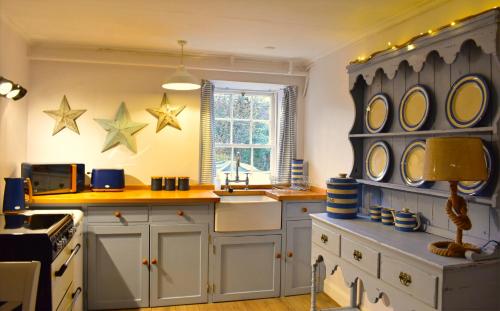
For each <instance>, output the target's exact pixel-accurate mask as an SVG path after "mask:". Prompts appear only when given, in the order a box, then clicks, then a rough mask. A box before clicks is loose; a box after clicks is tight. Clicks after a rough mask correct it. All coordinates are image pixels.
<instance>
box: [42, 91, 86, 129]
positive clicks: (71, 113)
mask: <svg viewBox="0 0 500 311" xmlns="http://www.w3.org/2000/svg"><path fill="white" fill-rule="evenodd" d="M85 111H87V110H71V107H70V106H69V104H68V99H67V98H66V95H64V97H63V99H62V101H61V104H60V105H59V110H44V111H43V112H45V113H46V114H48V115H49V116H50V117H51V118H52V119H54V120H56V124H55V125H54V130H53V131H52V136H54V135H56V134H57V133H59V132H60V131H61V130H62V129H64V128H65V127H67V128H68V129H70V130H72V131H73V132H75V133H77V134H80V131H79V130H78V125H77V124H76V119H78V117H79V116H81V115H82V114H83V113H85Z"/></svg>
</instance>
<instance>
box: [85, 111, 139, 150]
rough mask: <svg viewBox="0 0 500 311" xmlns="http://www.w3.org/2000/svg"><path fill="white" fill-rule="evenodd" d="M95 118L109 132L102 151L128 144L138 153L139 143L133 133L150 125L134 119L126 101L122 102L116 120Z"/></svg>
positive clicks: (129, 147)
mask: <svg viewBox="0 0 500 311" xmlns="http://www.w3.org/2000/svg"><path fill="white" fill-rule="evenodd" d="M94 120H95V121H96V122H97V123H99V125H100V126H101V127H102V128H103V129H105V130H106V131H107V132H108V135H107V136H106V140H105V141H104V147H103V148H102V151H101V152H105V151H108V150H109V149H111V148H113V147H116V146H118V145H124V146H127V148H128V149H130V150H131V151H132V152H134V153H136V152H137V145H136V143H135V137H133V135H134V134H136V133H137V132H139V131H140V130H142V129H143V128H144V127H146V125H148V124H147V123H140V122H134V121H132V120H131V119H130V114H129V112H128V110H127V107H126V106H125V103H124V102H122V103H121V105H120V108H118V111H117V112H116V115H115V118H114V120H108V119H94Z"/></svg>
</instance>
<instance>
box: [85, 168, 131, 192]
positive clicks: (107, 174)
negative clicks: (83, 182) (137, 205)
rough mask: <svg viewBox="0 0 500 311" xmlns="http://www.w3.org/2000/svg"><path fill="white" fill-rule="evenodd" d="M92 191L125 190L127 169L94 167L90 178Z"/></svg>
mask: <svg viewBox="0 0 500 311" xmlns="http://www.w3.org/2000/svg"><path fill="white" fill-rule="evenodd" d="M90 187H91V188H92V191H123V190H125V171H124V170H123V169H93V170H92V177H91V178H90Z"/></svg>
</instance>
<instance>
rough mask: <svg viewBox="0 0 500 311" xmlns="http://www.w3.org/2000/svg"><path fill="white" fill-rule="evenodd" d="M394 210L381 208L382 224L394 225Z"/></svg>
mask: <svg viewBox="0 0 500 311" xmlns="http://www.w3.org/2000/svg"><path fill="white" fill-rule="evenodd" d="M393 212H394V210H393V209H392V208H383V209H382V212H381V217H382V224H383V225H386V226H392V225H394V216H392V213H393Z"/></svg>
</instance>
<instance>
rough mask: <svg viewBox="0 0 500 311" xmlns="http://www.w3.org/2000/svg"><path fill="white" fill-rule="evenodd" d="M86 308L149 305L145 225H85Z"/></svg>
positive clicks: (147, 240)
mask: <svg viewBox="0 0 500 311" xmlns="http://www.w3.org/2000/svg"><path fill="white" fill-rule="evenodd" d="M87 237H88V249H87V252H88V253H87V254H88V255H87V258H88V264H87V267H88V268H87V273H88V275H87V281H88V307H89V309H114V308H137V307H147V306H148V305H149V300H148V297H149V271H148V266H147V264H146V265H144V264H143V260H148V258H149V226H148V225H132V226H93V225H90V226H88V230H87Z"/></svg>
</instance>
